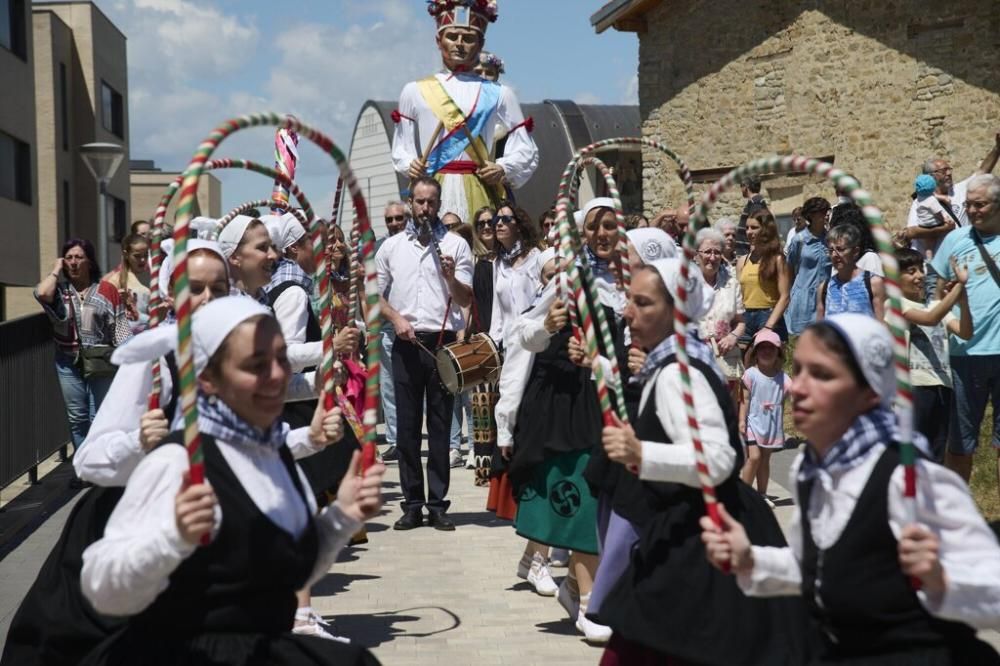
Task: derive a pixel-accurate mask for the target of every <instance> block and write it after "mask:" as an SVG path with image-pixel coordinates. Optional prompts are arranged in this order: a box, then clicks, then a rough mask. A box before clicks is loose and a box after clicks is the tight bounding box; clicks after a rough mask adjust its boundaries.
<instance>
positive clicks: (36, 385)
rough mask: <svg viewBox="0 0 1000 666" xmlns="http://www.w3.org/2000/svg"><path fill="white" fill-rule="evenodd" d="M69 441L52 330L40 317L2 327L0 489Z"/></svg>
mask: <svg viewBox="0 0 1000 666" xmlns="http://www.w3.org/2000/svg"><path fill="white" fill-rule="evenodd" d="M68 441H69V423H68V421H67V419H66V408H65V406H64V403H63V397H62V391H61V390H60V388H59V380H58V378H57V377H56V369H55V345H54V344H53V342H52V326H51V324H49V320H48V318H47V317H46V316H45V315H44V314H36V315H29V316H27V317H21V318H19V319H14V320H12V321H8V322H3V323H0V489H2V488H5V487H7V486H8V485H9V484H10V483H11V482H12V481H14V480H15V479H17V478H18V477H19V476H21V475H22V474H25V473H27V474H28V475H29V476H30V477H31V480H32V481H35V480H37V466H38V464H39V463H40V462H42V461H43V460H45V459H46V458H48V457H49V456H51V455H52V454H53V453H55V452H56V451H58V450H60V449H62V450H63V451H64V452H65V447H66V444H67V442H68Z"/></svg>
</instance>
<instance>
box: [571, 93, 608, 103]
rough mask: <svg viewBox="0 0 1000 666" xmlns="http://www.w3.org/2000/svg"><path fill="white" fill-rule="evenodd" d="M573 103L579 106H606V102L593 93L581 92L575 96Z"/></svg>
mask: <svg viewBox="0 0 1000 666" xmlns="http://www.w3.org/2000/svg"><path fill="white" fill-rule="evenodd" d="M573 101H574V102H576V103H577V104H604V103H605V102H604V100H603V99H602V98H601V97H600V95H597V94H595V93H592V92H581V93H577V94H575V95H573Z"/></svg>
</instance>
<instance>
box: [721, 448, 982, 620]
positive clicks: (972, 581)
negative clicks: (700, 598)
mask: <svg viewBox="0 0 1000 666" xmlns="http://www.w3.org/2000/svg"><path fill="white" fill-rule="evenodd" d="M884 451H885V445H883V444H879V445H877V446H874V447H872V449H871V450H870V451H869V452H868V453H867V456H866V458H865V460H864V462H862V463H860V464H858V465H857V466H855V467H852V468H851V469H848V470H846V471H843V472H839V473H836V474H833V475H832V477H831V478H828V479H824V477H822V476H821V477H819V478H818V479H817V480H816V482H815V483H813V485H812V490H811V492H810V498H809V515H808V520H809V528H810V530H811V532H812V536H813V539H814V540H815V542H816V545H817V546H818V547H819V548H822V549H826V548H830V547H831V546H833V545H834V544H835V543H836V542H837V540H838V539H839V538H840V535H841V534H842V533H843V531H844V528H845V527H846V526H847V522H848V520H849V519H850V517H851V514H852V513H853V512H854V511H855V508H856V506H857V502H858V498H859V497H860V495H861V492H862V491H863V490H864V488H865V485H866V484H867V483H868V479H869V477H870V476H871V473H872V470H873V469H874V467H875V464H876V463H877V462H878V460H879V458H880V457H881V456H882V453H883V452H884ZM803 456H804V454H799V457H798V458H796V460H795V462H794V464H793V465H792V469H791V474H790V483H789V486H788V487H789V488H791V489H792V497H793V499H794V501H795V504H796V505H798V506H801V503H800V498H799V496H798V483H797V477H798V471H799V467H800V466H801V465H802V460H803ZM888 499H889V527H890V529H892V532H893V534H894V535H895V536H896V537H897V538H898V537H899V534H900V532H901V531H902V529H903V527H905V526H906V525H908V524H910V523H911V522H913V521H912V519H911V517H910V515H909V510H908V508H907V506H906V504H905V503H904V501H903V467H902V466H899V467H897V468H896V470H895V471H894V472H893V474H892V477H891V478H890V481H889V498H888ZM916 504H917V515H916V519H917V522H918V523H920V524H921V525H923V526H924V527H926V528H928V529H930V530H931V531H932V532H934V534H936V535H937V537H938V538H939V539H940V541H941V548H940V551H939V556H940V559H941V566H942V567H943V569H944V571H945V576H946V579H947V590H946V592H945V594H944V595H943V597H942V598H941V599H939V600H931V599H929V598H928V597H927V594H926V593H925V592H923V591H919V592H917V597H918V598H919V599H920V603H921V604H922V605H923V606H924V608H925V609H926V610H927V611H928V612H929V613H931V614H932V615H934V616H936V617H939V618H942V619H945V620H954V621H957V622H964V623H966V624H969V625H971V626H973V627H975V628H977V629H986V628H991V629H997V628H1000V544H998V543H997V539H996V536H994V534H993V532H992V530H990V528H989V526H988V525H987V524H986V521H984V520H983V517H982V515H981V514H980V513H979V510H978V509H977V508H976V505H975V502H974V501H973V500H972V497H971V496H970V495H969V489H968V487H967V486H966V485H965V482H964V481H962V479H961V478H960V477H959V476H958V475H957V474H955V473H954V472H952V471H950V470H948V469H946V468H944V467H942V466H941V465H936V464H934V463H930V462H927V461H924V460H918V461H917V502H916ZM787 534H788V543H789V546H787V547H785V548H774V547H765V546H753V557H754V568H753V571H752V572H751V573H750V574H747V575H740V576H738V577H737V582H738V583H739V585H740V587H741V588H742V589H743V591H744V592H746V593H747V594H749V595H751V596H760V597H770V596H789V595H797V594H801V587H802V568H801V566H802V565H801V562H802V515H801V510H800V511H796V512H795V513H794V514H793V516H792V522H791V524H790V525H789V527H788V531H787Z"/></svg>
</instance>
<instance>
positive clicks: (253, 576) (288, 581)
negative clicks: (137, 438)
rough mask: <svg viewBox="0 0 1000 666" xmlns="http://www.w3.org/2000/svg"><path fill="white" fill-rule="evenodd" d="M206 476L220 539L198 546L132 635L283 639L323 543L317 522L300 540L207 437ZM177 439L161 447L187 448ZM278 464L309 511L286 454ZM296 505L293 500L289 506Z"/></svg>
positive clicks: (135, 625) (140, 616)
mask: <svg viewBox="0 0 1000 666" xmlns="http://www.w3.org/2000/svg"><path fill="white" fill-rule="evenodd" d="M201 437H202V450H203V451H204V454H205V477H206V478H207V479H208V481H209V482H210V483H211V484H212V489H213V490H214V491H215V496H216V498H217V499H218V502H219V506H220V507H221V509H222V516H223V519H222V525H221V527H220V529H219V533H218V534H217V535H216V536H215V538H214V539H213V540H212V542H211V543H210V544H209V545H207V546H200V547H199V548H198V549H197V550H196V551H195V552H194V554H192V555H191V556H190V557H188V558H187V559H186V560H184V562H182V563H181V565H180V566H179V567H177V569H176V570H175V571H174V573H173V574H171V576H170V585H169V587H167V589H166V590H164V591H163V593H161V594H160V596H158V597H157V598H156V600H155V601H154V602H153V604H152V605H151V606H149V608H147V609H146V610H144V611H143V612H142V613H140V614H138V615H136V616H135V617H133V618H132V619H131V621H130V622H129V625H130V626H129V629H130V630H132V631H140V632H142V633H143V634H151V635H154V636H161V637H165V636H176V637H183V636H191V635H194V634H198V633H202V632H249V633H265V634H279V633H283V632H286V631H290V630H291V628H292V622H293V618H294V616H295V608H296V605H297V604H296V599H295V591H296V590H299V589H301V588H302V586H303V585H304V584H305V582H306V580H307V579H308V577H309V575H310V574H311V573H312V569H313V566H314V565H315V562H316V556H317V549H318V540H317V536H316V527H315V524H314V523H313V522H312V520H310V521H309V526H308V527H307V528H306V531H305V532H304V533H303V534H302V536H301V537H300V538H299V540H298V541H296V540H295V539H294V538H293V537H292V536H291V535H290V534H288V532H286V531H285V530H283V529H281V528H280V527H278V526H277V525H275V524H274V523H273V522H272V521H271V519H270V518H268V517H267V516H266V515H265V514H264V513H263V512H261V510H260V509H259V508H257V505H256V504H254V503H253V500H252V499H251V498H250V495H249V494H248V493H247V490H246V488H244V487H243V484H242V483H241V482H240V481H239V479H237V478H236V475H235V474H234V473H233V471H232V469H231V468H230V467H229V465H228V464H227V463H226V460H225V458H224V457H223V456H222V453H221V452H220V451H219V448H218V446H217V445H216V443H215V440H214V439H213V438H212V437H210V436H208V435H204V434H203V435H202V436H201ZM181 442H182V434H181V433H172V434H170V435H169V436H168V437H167V438H166V439H165V440H164V442H163V444H161V446H171V445H182V444H181ZM280 455H281V460H282V462H283V463H284V465H285V468H286V469H287V470H288V474H289V475H290V476H291V478H292V481H293V483H294V484H295V488H296V490H297V491H298V498H297V500H298V501H301V502H302V503H303V504H304V505H305V506H306V507H308V503H307V502H306V497H305V492H304V490H303V488H302V484H301V483H300V480H299V474H298V471H297V470H296V469H295V462H294V461H293V460H292V455H291V453H290V452H289V451H288V448H287V447H285V446H282V447H281V449H280ZM292 501H296V500H292Z"/></svg>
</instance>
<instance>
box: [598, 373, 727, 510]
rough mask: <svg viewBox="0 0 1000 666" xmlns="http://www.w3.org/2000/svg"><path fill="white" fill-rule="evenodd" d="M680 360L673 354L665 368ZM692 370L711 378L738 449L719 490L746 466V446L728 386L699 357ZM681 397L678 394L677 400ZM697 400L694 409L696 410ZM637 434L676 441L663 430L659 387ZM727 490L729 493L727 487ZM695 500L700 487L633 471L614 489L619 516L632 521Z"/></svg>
mask: <svg viewBox="0 0 1000 666" xmlns="http://www.w3.org/2000/svg"><path fill="white" fill-rule="evenodd" d="M676 362H677V357H676V356H674V355H670V356H669V357H667V359H666V361H665V362H664V365H663V367H664V368H665V367H668V366H670V365H672V364H674V363H676ZM689 363H690V369H691V372H700V373H701V374H702V375H703V376H704V377H705V379H706V380H707V381H708V385H709V386H710V387H711V388H712V393H714V394H715V400H716V402H718V403H719V407H721V408H722V415H723V417H724V418H725V420H726V423H727V424H728V429H729V444H730V446H732V447H733V449H734V450H735V451H736V462H735V463H734V465H733V470H732V473H731V474H730V478H729V479H728V480H726V481H724V482H723V483H722V484H720V486H719V489H720V490H721V489H722V488H723V486H727V484H731V483H732V481H733V479H734V478H735V477H736V474H737V473H738V472H739V470H740V468H741V467H743V446H742V443H741V442H740V435H739V430H738V429H737V427H736V423H737V419H736V410H735V407H734V406H733V400H732V397H731V396H730V394H729V391H728V390H727V389H726V386H725V384H723V382H722V380H721V379H719V375H718V373H717V372H716V371H715V369H714V368H712V367H710V366H709V365H708V364H706V363H704V362H702V361H700V360H699V359H696V358H690V359H689ZM659 372H662V369H661V370H660V371H657V374H656V375H654V377H653V378H652V379H651V380H650V381H653V382H655V381H656V378H657V377H659ZM679 399H681V398H680V396H678V400H679ZM697 409H698V407H697V403H696V405H695V410H697ZM635 436H636V437H637V438H638V439H639V440H641V441H647V442H658V443H662V444H668V445H669V444H673V440H672V439H670V437H669V436H668V435H667V433H666V431H665V430H664V429H663V423H662V422H661V421H660V417H659V415H658V414H657V413H656V388H655V387H653V388H652V389H651V390H650V395H649V398H648V399H647V400H646V405H645V406H644V408H643V409H642V412H641V413H640V414H639V418H638V419H636V422H635ZM725 492H730V489H729V488H728V487H727V488H726V490H725ZM684 501H688V502H692V503H693V504H695V505H698V504H701V503H702V502H703V498H702V493H701V490H700V489H699V488H692V487H690V486H686V485H684V484H682V483H665V482H658V481H640V480H639V477H638V476H636V475H634V474H631V473H623V474H622V476H621V478H620V479H619V482H618V487H617V488H616V489H615V493H614V498H613V501H612V506H613V507H614V510H615V512H616V513H618V515H620V516H622V517H623V518H625V519H626V520H629V521H630V522H632V523H634V524H636V525H641V524H642V523H643V522H645V520H646V518H648V517H649V516H650V515H651V514H652V513H654V512H656V511H659V510H661V509H662V508H665V507H667V506H670V505H672V504H674V503H676V502H684Z"/></svg>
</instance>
